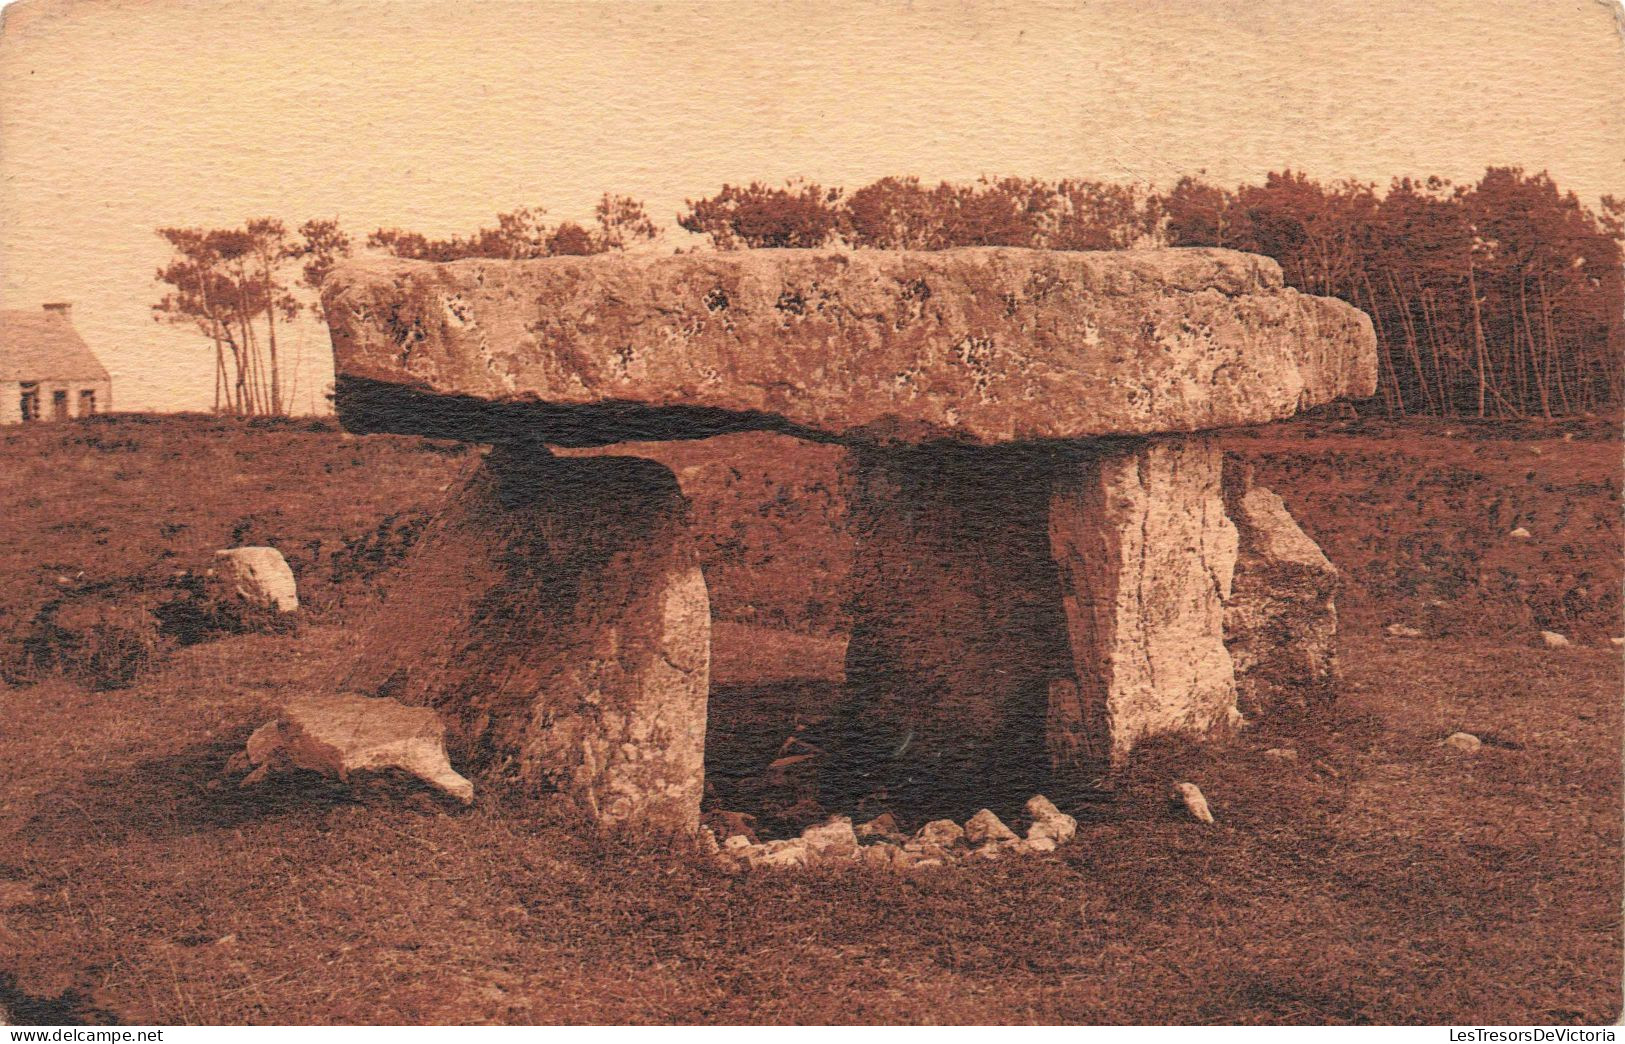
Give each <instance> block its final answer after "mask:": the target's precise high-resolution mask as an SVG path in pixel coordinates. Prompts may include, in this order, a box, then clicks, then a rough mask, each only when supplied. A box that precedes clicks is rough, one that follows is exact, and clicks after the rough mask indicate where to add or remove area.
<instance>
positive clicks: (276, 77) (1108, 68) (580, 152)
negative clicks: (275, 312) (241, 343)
mask: <svg viewBox="0 0 1625 1044" xmlns="http://www.w3.org/2000/svg"><path fill="white" fill-rule="evenodd" d="M0 17H3V19H4V26H3V31H0V306H3V307H6V308H28V309H34V308H38V307H39V306H40V304H41V303H43V302H45V301H56V300H63V301H71V302H72V303H73V306H74V316H75V322H76V324H77V325H78V327H79V330H80V332H81V333H82V334H83V335H84V337H85V339H86V340H87V341H88V342H89V344H90V345H91V347H92V348H93V349H94V350H95V351H96V352H97V354H98V355H99V356H100V357H101V358H102V360H103V362H104V363H106V365H107V366H108V368H109V369H110V370H111V371H112V372H113V375H114V383H113V395H114V402H115V407H116V408H118V409H143V410H179V409H207V408H208V407H209V406H210V404H211V402H212V394H213V384H212V379H213V356H212V349H211V348H210V346H209V345H208V343H207V342H205V341H204V340H203V339H201V338H200V337H199V336H198V335H197V334H196V333H189V332H187V331H183V330H180V329H175V328H171V327H166V326H162V325H159V324H157V323H155V322H154V321H153V319H152V316H151V305H152V303H153V302H154V301H156V300H157V299H158V298H159V297H160V296H161V290H160V288H159V287H158V285H157V284H156V283H155V282H154V279H153V273H154V270H155V269H156V268H157V267H158V266H159V265H160V264H161V263H162V262H163V261H164V259H165V257H166V252H165V249H164V245H163V244H162V243H161V242H160V240H159V239H158V238H157V236H156V235H155V234H154V229H156V228H158V227H161V226H169V225H209V226H214V225H227V224H239V223H241V222H242V221H243V220H244V219H246V218H249V217H255V216H261V215H264V216H274V217H280V218H282V219H284V220H285V221H287V222H288V223H289V225H290V226H294V225H297V224H298V223H299V222H301V221H303V220H304V219H306V218H309V217H330V218H338V219H339V220H340V221H341V222H342V223H343V225H344V227H345V228H346V229H347V230H349V231H350V232H351V233H352V234H353V235H356V236H357V238H360V239H364V238H365V235H366V233H368V232H370V231H372V230H374V229H376V228H379V227H403V228H409V229H413V230H417V231H420V232H423V233H426V234H429V235H449V234H453V233H466V232H470V231H472V230H474V229H475V228H477V227H479V226H481V225H482V224H485V225H489V224H491V223H492V222H493V219H494V216H495V215H496V214H497V213H499V212H502V211H507V210H512V209H514V208H516V207H520V206H536V205H540V206H543V207H545V208H546V209H547V210H548V212H549V215H550V217H552V218H553V219H555V220H558V219H584V218H588V217H590V215H591V211H592V206H593V204H594V203H595V202H596V201H597V200H598V198H599V196H600V195H602V194H603V193H604V192H606V191H610V192H616V193H620V194H625V195H630V196H634V197H636V198H639V199H642V200H644V201H645V202H646V203H647V204H648V206H649V210H650V212H651V214H652V215H653V216H654V217H656V218H657V219H658V220H660V221H661V222H663V223H665V224H667V225H668V226H670V225H673V219H674V216H675V214H676V213H677V212H678V211H679V210H680V209H681V208H682V204H683V201H684V200H685V199H687V198H698V197H700V196H705V195H709V194H711V193H713V192H715V191H716V190H717V189H719V188H720V187H721V186H722V185H723V184H724V183H727V182H734V183H738V182H748V181H750V180H753V179H761V180H768V181H781V180H783V179H785V178H789V177H796V176H799V177H805V178H808V179H810V180H814V181H818V182H820V183H823V184H826V185H845V186H847V187H848V188H856V187H858V186H860V185H862V184H864V183H866V182H868V181H871V180H874V179H876V178H879V177H882V176H885V175H888V174H913V175H917V176H919V177H921V178H922V179H924V180H927V181H930V182H934V181H936V180H939V179H947V180H971V179H974V178H976V177H978V176H980V175H984V174H985V175H990V176H1000V175H1016V176H1023V177H1026V176H1031V177H1043V178H1059V177H1068V176H1070V177H1082V178H1100V179H1106V180H1117V181H1133V182H1140V183H1146V182H1152V183H1155V184H1159V185H1168V184H1171V183H1172V182H1173V181H1175V180H1177V179H1178V177H1179V176H1180V175H1182V174H1186V173H1193V172H1197V171H1205V172H1206V173H1207V175H1208V176H1209V177H1210V179H1211V180H1215V181H1218V182H1220V183H1224V184H1236V183H1239V182H1242V181H1246V180H1253V179H1258V178H1261V177H1263V175H1264V174H1265V173H1267V172H1268V171H1270V170H1275V169H1281V168H1283V167H1288V166H1290V167H1292V168H1294V169H1299V170H1303V171H1305V172H1307V173H1309V174H1310V175H1312V176H1315V177H1319V178H1327V179H1333V178H1343V177H1353V178H1359V179H1363V180H1374V181H1377V182H1379V183H1386V182H1387V181H1388V180H1389V178H1391V177H1393V176H1395V175H1400V174H1439V175H1443V176H1446V177H1450V178H1453V179H1456V180H1470V179H1473V178H1476V177H1477V176H1478V175H1479V174H1480V173H1482V171H1483V169H1484V167H1485V166H1487V165H1492V164H1494V165H1508V164H1510V165H1516V166H1522V167H1524V168H1526V169H1528V170H1540V169H1545V170H1548V171H1550V173H1551V174H1552V176H1553V177H1554V178H1555V179H1556V181H1557V182H1558V184H1559V185H1560V186H1561V187H1563V188H1567V189H1572V190H1574V191H1575V192H1576V193H1577V194H1579V196H1580V197H1581V198H1582V200H1584V201H1586V202H1587V203H1589V204H1595V202H1596V200H1597V199H1598V197H1600V196H1601V195H1603V194H1605V193H1608V194H1615V195H1621V196H1625V43H1622V35H1621V25H1622V24H1625V17H1622V15H1621V13H1620V6H1619V3H1618V0H1301V2H1292V0H1161V2H1158V0H1098V2H1075V3H1022V4H1003V3H993V2H982V3H968V2H942V3H936V2H910V3H898V2H868V3H851V2H844V0H831V2H820V3H776V4H775V3H768V2H764V0H747V2H734V0H717V2H708V3H692V2H688V3H666V2H649V0H644V2H635V3H634V2H625V0H620V2H613V0H605V2H598V3H563V2H551V0H529V2H522V3H514V2H508V0H457V2H451V0H283V2H274V3H273V2H268V0H206V2H197V0H16V2H14V3H12V4H10V5H9V6H7V7H5V9H4V11H3V13H0ZM668 237H669V240H670V242H672V243H678V242H681V241H683V240H684V239H686V238H687V234H686V233H683V232H681V231H680V230H676V229H675V227H673V228H672V230H671V231H670V232H669V233H668ZM292 341H293V342H294V344H295V345H296V346H297V351H298V354H299V359H300V361H299V377H298V381H299V392H298V399H299V401H298V402H297V403H296V408H298V409H300V410H312V409H321V408H324V402H323V399H322V395H321V393H322V391H323V389H324V388H325V386H326V385H327V383H328V382H329V381H331V379H332V367H331V359H330V356H329V354H328V346H327V342H326V337H325V332H324V331H323V330H322V329H320V328H318V327H316V326H315V325H314V324H310V323H305V324H301V326H300V328H299V329H298V331H297V332H295V333H294V334H293V336H292Z"/></svg>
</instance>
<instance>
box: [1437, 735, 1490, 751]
mask: <svg viewBox="0 0 1625 1044" xmlns="http://www.w3.org/2000/svg"><path fill="white" fill-rule="evenodd" d="M1444 745H1445V746H1447V747H1451V748H1453V749H1455V750H1459V751H1461V752H1462V753H1463V754H1477V753H1478V748H1479V747H1482V746H1483V745H1484V741H1483V740H1481V739H1479V738H1478V737H1477V736H1475V735H1473V734H1472V733H1471V732H1452V733H1451V734H1450V735H1449V736H1447V737H1445V741H1444Z"/></svg>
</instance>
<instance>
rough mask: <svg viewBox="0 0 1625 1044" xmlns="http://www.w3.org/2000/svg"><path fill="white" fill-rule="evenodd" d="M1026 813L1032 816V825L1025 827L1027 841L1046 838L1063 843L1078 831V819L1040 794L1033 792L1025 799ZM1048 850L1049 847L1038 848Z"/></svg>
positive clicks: (1059, 843)
mask: <svg viewBox="0 0 1625 1044" xmlns="http://www.w3.org/2000/svg"><path fill="white" fill-rule="evenodd" d="M1027 814H1028V815H1029V816H1031V817H1032V820H1033V821H1032V825H1031V826H1029V827H1028V828H1027V840H1028V841H1029V842H1032V841H1037V840H1040V839H1044V838H1047V839H1049V840H1051V841H1053V842H1055V844H1057V845H1064V844H1066V843H1067V842H1068V841H1070V840H1072V838H1073V836H1074V835H1076V834H1077V832H1078V821H1077V820H1076V819H1073V818H1072V817H1071V816H1069V815H1067V814H1066V813H1065V812H1062V811H1061V810H1060V809H1058V808H1056V807H1055V803H1054V802H1052V801H1051V800H1050V799H1049V798H1047V797H1045V796H1044V795H1042V794H1034V795H1033V796H1032V797H1030V798H1028V799H1027ZM1039 851H1050V849H1043V848H1041V849H1039Z"/></svg>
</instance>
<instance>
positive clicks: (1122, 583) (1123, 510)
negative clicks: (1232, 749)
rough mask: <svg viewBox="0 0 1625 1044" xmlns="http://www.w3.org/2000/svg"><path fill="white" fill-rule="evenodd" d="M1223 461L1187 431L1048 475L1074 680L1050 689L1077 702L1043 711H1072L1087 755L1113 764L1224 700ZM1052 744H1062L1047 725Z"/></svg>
mask: <svg viewBox="0 0 1625 1044" xmlns="http://www.w3.org/2000/svg"><path fill="white" fill-rule="evenodd" d="M1222 467H1223V454H1222V452H1221V450H1220V449H1219V448H1218V446H1217V445H1216V444H1214V442H1213V440H1212V439H1209V438H1202V437H1197V438H1190V439H1169V440H1157V441H1152V442H1149V443H1146V444H1143V445H1140V446H1137V447H1130V448H1126V449H1124V450H1122V451H1119V452H1113V453H1106V454H1102V455H1101V456H1099V457H1096V458H1094V459H1088V460H1084V461H1081V462H1080V463H1079V464H1078V465H1077V466H1075V467H1070V468H1066V469H1064V470H1062V471H1060V472H1059V473H1058V474H1057V476H1056V480H1055V487H1054V497H1053V500H1052V501H1051V506H1050V541H1051V546H1052V547H1053V553H1054V556H1055V561H1056V564H1057V565H1058V567H1059V569H1060V576H1061V589H1062V592H1063V593H1062V601H1063V602H1064V604H1065V606H1066V615H1067V623H1068V631H1069V633H1070V635H1071V645H1072V654H1073V657H1074V658H1075V662H1076V678H1077V683H1078V685H1079V686H1080V690H1079V692H1077V693H1076V694H1069V693H1066V692H1065V691H1064V689H1059V690H1056V691H1053V692H1052V696H1055V697H1062V696H1068V697H1071V698H1074V699H1076V700H1077V701H1078V708H1079V709H1078V711H1077V713H1076V714H1075V715H1067V714H1059V715H1057V714H1055V713H1053V712H1052V716H1051V719H1050V723H1051V727H1052V728H1053V727H1055V726H1056V725H1057V724H1060V725H1064V724H1065V722H1066V719H1067V718H1068V717H1076V718H1078V719H1079V720H1080V721H1081V722H1082V723H1083V725H1084V727H1085V729H1086V731H1085V732H1084V733H1083V734H1082V735H1080V736H1079V737H1078V743H1079V746H1080V748H1081V749H1082V750H1083V751H1084V752H1086V753H1087V754H1088V755H1090V758H1089V760H1090V761H1094V760H1096V759H1098V757H1099V755H1100V754H1104V755H1105V760H1106V761H1107V762H1109V763H1111V764H1114V765H1115V764H1121V763H1122V761H1123V760H1124V759H1125V758H1126V757H1127V755H1128V753H1129V751H1130V750H1132V749H1133V747H1134V746H1135V744H1137V743H1139V742H1140V741H1141V740H1143V739H1146V738H1148V737H1151V736H1155V735H1159V734H1163V733H1188V734H1196V735H1199V734H1201V733H1203V732H1206V731H1207V730H1209V729H1210V728H1212V727H1214V726H1215V725H1222V724H1225V723H1226V722H1227V721H1228V720H1229V716H1230V715H1231V713H1232V712H1233V711H1234V710H1235V707H1236V687H1235V678H1234V673H1233V669H1232V665H1231V660H1230V654H1229V653H1228V652H1227V651H1226V649H1225V645H1224V603H1225V600H1226V599H1227V598H1228V597H1229V596H1230V588H1231V581H1232V579H1233V576H1234V571H1235V566H1236V551H1237V540H1238V538H1237V533H1236V527H1235V525H1234V524H1233V523H1232V522H1231V521H1230V520H1229V519H1228V518H1227V517H1226V516H1225V513H1224V501H1223V496H1222V484H1221V474H1222ZM1058 719H1059V720H1058ZM1102 726H1103V728H1102ZM1102 747H1103V748H1104V749H1102ZM1050 748H1051V750H1052V752H1054V751H1058V750H1061V749H1064V748H1065V743H1064V742H1063V741H1062V740H1061V738H1059V737H1053V736H1052V737H1051V740H1050ZM1062 767H1063V766H1056V768H1057V769H1058V770H1059V769H1061V768H1062Z"/></svg>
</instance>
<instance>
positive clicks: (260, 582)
mask: <svg viewBox="0 0 1625 1044" xmlns="http://www.w3.org/2000/svg"><path fill="white" fill-rule="evenodd" d="M214 568H215V572H216V573H217V575H218V576H219V577H220V579H222V580H223V581H224V582H225V584H226V586H227V587H229V588H230V589H231V590H232V592H233V593H234V594H236V596H237V597H238V598H241V599H242V600H243V601H245V602H247V603H249V604H250V605H257V606H260V607H261V608H264V609H275V610H276V611H277V612H279V613H291V612H293V611H295V610H296V609H298V608H299V587H298V585H297V584H296V583H294V579H293V570H292V569H290V568H288V560H287V559H285V558H283V557H282V552H281V551H278V550H277V549H276V548H274V547H229V548H226V549H225V550H223V551H216V552H215V553H214Z"/></svg>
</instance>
